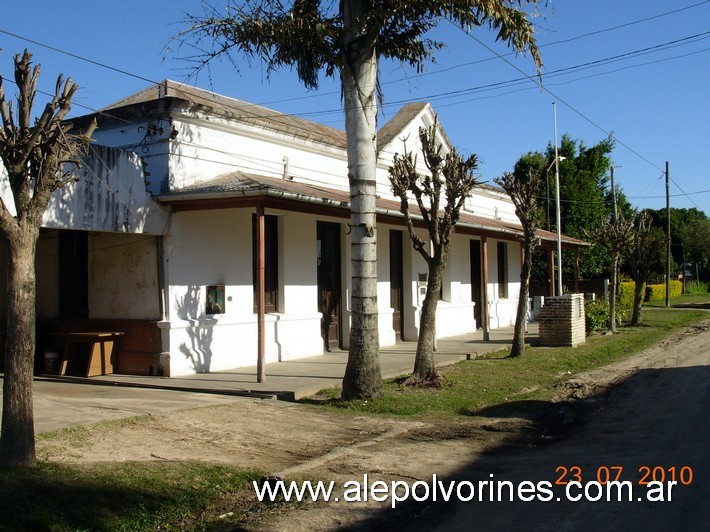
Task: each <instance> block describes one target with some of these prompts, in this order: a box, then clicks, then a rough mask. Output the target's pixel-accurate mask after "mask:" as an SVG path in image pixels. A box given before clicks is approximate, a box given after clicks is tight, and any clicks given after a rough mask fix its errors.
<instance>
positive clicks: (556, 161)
mask: <svg viewBox="0 0 710 532" xmlns="http://www.w3.org/2000/svg"><path fill="white" fill-rule="evenodd" d="M555 151H557V146H555ZM566 158H567V157H565V156H564V155H556V156H555V159H554V160H553V161H552V162H551V163H550V165H549V166H548V167H547V168H546V169H545V186H546V188H547V204H546V206H547V230H548V231H549V230H550V170H551V169H552V165H553V164H557V167H558V168H557V173H558V174H559V162H560V161H564V160H565V159H566ZM555 182H556V183H557V186H556V187H555V189H556V190H557V198H558V200H559V196H560V194H559V188H560V183H559V176H558V178H557V179H556V181H555ZM559 212H560V203H559V201H558V202H557V213H558V214H559ZM559 220H560V219H559V216H558V218H557V227H558V228H559V226H560V221H559ZM558 234H559V231H558ZM559 256H560V254H559V252H558V257H559ZM550 258H552V257H550ZM558 271H559V274H558V277H559V278H560V279H562V270H561V269H559V270H558ZM551 273H552V282H553V283H554V282H555V269H554V268H552V272H551ZM560 283H561V282H560ZM558 292H559V293H558V295H562V293H561V290H559V291H558Z"/></svg>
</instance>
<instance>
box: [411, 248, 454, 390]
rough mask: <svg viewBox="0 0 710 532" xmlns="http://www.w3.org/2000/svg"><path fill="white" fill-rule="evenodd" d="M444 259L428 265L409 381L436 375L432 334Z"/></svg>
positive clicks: (434, 326) (434, 327) (426, 378)
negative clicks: (415, 352) (424, 294)
mask: <svg viewBox="0 0 710 532" xmlns="http://www.w3.org/2000/svg"><path fill="white" fill-rule="evenodd" d="M445 265H446V263H445V262H444V261H437V262H435V263H432V265H431V266H430V267H429V279H428V281H427V287H426V297H425V298H424V303H422V314H421V316H420V318H419V339H418V341H417V354H416V356H415V358H414V372H413V373H412V376H411V377H410V378H409V381H408V382H409V383H411V384H417V383H421V382H429V381H432V380H434V379H435V377H436V366H435V365H434V335H435V334H436V307H437V304H438V303H439V293H440V292H441V276H442V274H443V272H444V266H445Z"/></svg>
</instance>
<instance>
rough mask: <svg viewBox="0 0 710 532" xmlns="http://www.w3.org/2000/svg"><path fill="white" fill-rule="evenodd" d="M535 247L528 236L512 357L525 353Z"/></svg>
mask: <svg viewBox="0 0 710 532" xmlns="http://www.w3.org/2000/svg"><path fill="white" fill-rule="evenodd" d="M534 249H535V246H534V242H533V241H532V240H531V239H527V238H526V240H525V242H524V243H523V246H522V248H521V251H522V253H523V271H522V272H520V293H519V294H518V312H517V314H516V315H515V332H514V333H513V345H512V347H511V349H510V356H511V357H518V356H522V355H524V354H525V324H526V323H527V318H528V297H529V294H530V274H531V272H532V254H533V251H534Z"/></svg>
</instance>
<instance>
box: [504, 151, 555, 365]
mask: <svg viewBox="0 0 710 532" xmlns="http://www.w3.org/2000/svg"><path fill="white" fill-rule="evenodd" d="M545 163H546V161H545V158H544V157H543V155H542V154H541V153H528V154H527V155H524V156H523V157H521V158H520V159H519V160H518V162H517V163H516V164H515V169H514V170H513V173H506V174H504V175H503V177H500V178H496V179H495V180H494V181H495V182H496V183H497V184H498V185H500V187H501V188H502V189H503V190H504V191H505V193H506V194H508V196H509V197H510V199H511V201H512V202H513V205H514V206H515V214H516V216H517V217H518V219H519V220H520V224H521V225H522V226H523V238H522V242H521V248H522V253H523V265H522V271H521V272H520V293H519V294H518V310H517V313H516V315H515V332H514V334H513V345H512V347H511V350H510V356H511V357H516V356H521V355H523V354H525V324H526V321H527V309H528V295H529V293H530V275H531V273H532V267H533V254H534V253H535V249H536V248H537V246H538V245H539V244H540V239H539V238H538V237H537V230H538V229H539V227H540V225H541V224H542V221H543V216H544V213H543V209H542V207H541V205H540V203H539V200H538V190H539V189H540V186H541V183H542V180H543V176H544V175H545V169H546V168H545Z"/></svg>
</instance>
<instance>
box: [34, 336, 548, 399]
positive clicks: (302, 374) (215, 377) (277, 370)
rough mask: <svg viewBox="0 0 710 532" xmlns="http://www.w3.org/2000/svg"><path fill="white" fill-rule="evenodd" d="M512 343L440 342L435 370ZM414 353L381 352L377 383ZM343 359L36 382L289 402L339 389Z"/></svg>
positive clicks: (408, 348) (343, 354)
mask: <svg viewBox="0 0 710 532" xmlns="http://www.w3.org/2000/svg"><path fill="white" fill-rule="evenodd" d="M536 336H537V324H530V325H529V328H528V335H527V337H528V338H532V337H536ZM512 338H513V328H512V327H507V328H503V329H496V330H494V331H492V332H491V335H490V341H488V342H484V341H483V333H482V332H476V333H470V334H466V335H462V336H456V337H451V338H445V339H441V340H439V341H438V344H437V351H436V353H435V354H434V358H435V361H436V365H437V367H443V366H447V365H450V364H454V363H456V362H458V361H460V360H465V359H466V358H475V356H476V355H480V354H483V353H489V352H492V351H497V350H499V349H503V348H505V347H506V346H510V344H511V341H512ZM416 347H417V344H416V342H400V343H398V344H397V345H394V346H387V347H384V348H382V349H381V350H380V368H381V371H382V377H383V378H391V377H396V376H398V375H404V374H407V373H411V371H412V368H413V367H414V355H415V353H416ZM347 357H348V353H347V351H341V350H338V351H333V352H330V353H326V354H324V355H320V356H314V357H308V358H301V359H297V360H290V361H285V362H272V363H270V364H267V365H266V381H265V382H263V383H257V382H256V366H249V367H244V368H239V369H234V370H226V371H215V372H210V373H199V374H195V375H187V376H182V377H171V378H167V377H155V376H153V377H149V376H141V375H119V374H111V375H103V376H98V377H90V378H81V377H51V376H43V377H38V379H45V380H55V381H62V382H74V383H83V384H96V385H99V384H104V385H112V386H114V387H134V388H152V389H164V390H180V391H188V392H198V393H212V394H222V395H233V396H250V397H264V398H277V399H282V400H287V401H293V400H298V399H301V398H303V397H308V396H309V395H313V394H315V393H316V392H318V391H319V390H322V389H324V388H330V387H339V386H341V384H342V379H343V375H344V373H345V366H346V363H347Z"/></svg>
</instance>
